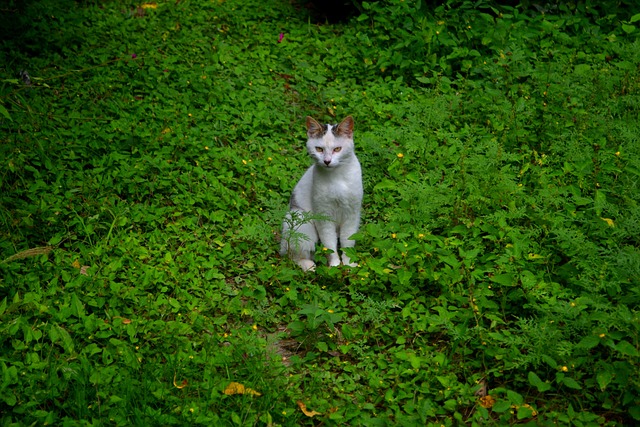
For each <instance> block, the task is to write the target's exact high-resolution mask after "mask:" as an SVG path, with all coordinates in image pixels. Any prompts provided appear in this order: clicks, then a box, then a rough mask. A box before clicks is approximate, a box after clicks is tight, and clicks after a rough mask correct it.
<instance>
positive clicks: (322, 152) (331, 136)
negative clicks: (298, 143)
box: [307, 116, 353, 168]
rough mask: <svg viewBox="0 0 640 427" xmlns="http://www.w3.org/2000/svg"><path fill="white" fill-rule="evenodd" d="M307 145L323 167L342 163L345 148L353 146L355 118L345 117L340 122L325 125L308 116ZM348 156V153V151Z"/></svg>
mask: <svg viewBox="0 0 640 427" xmlns="http://www.w3.org/2000/svg"><path fill="white" fill-rule="evenodd" d="M307 136H308V137H309V141H308V143H307V146H308V148H309V153H310V154H311V156H312V157H313V158H314V159H315V161H316V162H317V163H318V164H319V165H320V166H323V167H328V168H332V167H336V166H338V165H340V163H341V161H342V159H341V157H342V156H341V154H340V153H341V152H343V151H344V150H343V148H346V149H347V151H348V148H349V147H352V146H353V141H352V140H353V119H352V118H351V116H349V117H347V118H345V119H344V120H343V121H342V122H341V123H340V124H327V125H323V124H320V123H318V122H317V121H316V120H315V119H313V118H312V117H307ZM347 156H348V153H347Z"/></svg>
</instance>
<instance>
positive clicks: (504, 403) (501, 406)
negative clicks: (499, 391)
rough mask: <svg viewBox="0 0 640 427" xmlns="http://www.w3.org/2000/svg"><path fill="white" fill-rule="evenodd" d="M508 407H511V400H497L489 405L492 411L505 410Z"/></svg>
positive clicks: (499, 411) (500, 411)
mask: <svg viewBox="0 0 640 427" xmlns="http://www.w3.org/2000/svg"><path fill="white" fill-rule="evenodd" d="M509 409H511V402H510V401H508V400H498V401H497V402H496V403H495V404H494V405H493V406H492V407H491V410H492V411H494V412H498V413H502V412H507V411H508V410H509Z"/></svg>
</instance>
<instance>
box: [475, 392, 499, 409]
mask: <svg viewBox="0 0 640 427" xmlns="http://www.w3.org/2000/svg"><path fill="white" fill-rule="evenodd" d="M478 403H479V404H480V406H482V407H483V408H486V409H489V408H492V407H493V405H495V403H496V399H494V398H493V396H491V395H490V394H487V395H486V396H482V397H481V398H480V399H478Z"/></svg>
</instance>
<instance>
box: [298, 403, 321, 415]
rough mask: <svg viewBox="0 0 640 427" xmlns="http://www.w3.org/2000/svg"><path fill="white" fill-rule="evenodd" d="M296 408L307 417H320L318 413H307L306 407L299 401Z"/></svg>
mask: <svg viewBox="0 0 640 427" xmlns="http://www.w3.org/2000/svg"><path fill="white" fill-rule="evenodd" d="M298 407H299V408H300V410H301V411H302V413H303V414H305V415H306V416H307V417H315V416H316V415H322V414H321V413H320V412H316V411H308V410H307V407H306V405H305V404H304V403H302V401H301V400H298Z"/></svg>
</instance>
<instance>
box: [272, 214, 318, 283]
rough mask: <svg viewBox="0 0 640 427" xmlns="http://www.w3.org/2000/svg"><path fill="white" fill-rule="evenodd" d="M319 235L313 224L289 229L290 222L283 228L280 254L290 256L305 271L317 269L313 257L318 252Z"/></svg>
mask: <svg viewBox="0 0 640 427" xmlns="http://www.w3.org/2000/svg"><path fill="white" fill-rule="evenodd" d="M288 215H291V214H288ZM317 241H318V233H317V232H316V229H315V227H314V225H313V223H312V222H310V221H309V222H305V223H302V224H300V225H298V226H297V227H296V228H295V229H294V233H292V232H291V229H290V228H289V221H286V220H285V222H284V224H283V226H282V240H281V241H280V254H281V255H288V256H289V258H291V259H292V260H293V261H295V263H296V264H298V265H299V266H300V268H302V269H303V270H304V271H308V270H313V269H315V266H316V264H315V263H314V262H313V255H314V253H315V250H316V242H317Z"/></svg>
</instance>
